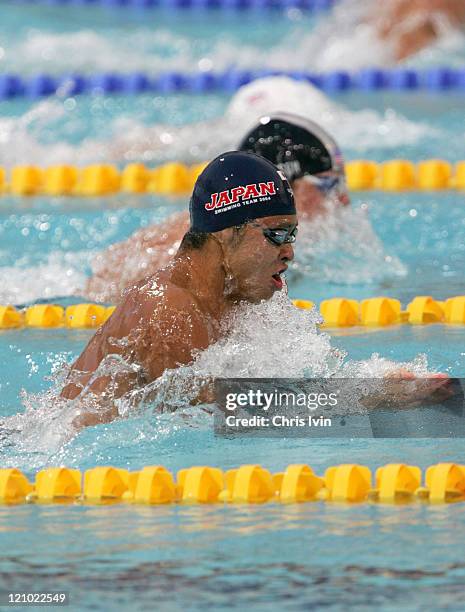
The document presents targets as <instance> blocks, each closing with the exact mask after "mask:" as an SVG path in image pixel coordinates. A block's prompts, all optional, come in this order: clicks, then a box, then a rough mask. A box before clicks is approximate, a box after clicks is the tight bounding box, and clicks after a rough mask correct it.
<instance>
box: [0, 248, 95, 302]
mask: <svg viewBox="0 0 465 612" xmlns="http://www.w3.org/2000/svg"><path fill="white" fill-rule="evenodd" d="M87 260H88V254H87V253H63V252H62V251H54V252H52V253H50V254H49V256H48V257H47V260H46V261H45V262H44V263H41V264H39V265H38V266H29V267H25V268H21V267H18V266H5V267H1V268H0V303H3V304H24V303H27V302H32V301H34V300H38V299H41V298H52V297H56V296H69V295H74V294H76V293H79V290H80V289H82V287H83V286H84V284H85V281H86V274H85V273H84V272H83V268H84V266H85V265H86V263H87Z"/></svg>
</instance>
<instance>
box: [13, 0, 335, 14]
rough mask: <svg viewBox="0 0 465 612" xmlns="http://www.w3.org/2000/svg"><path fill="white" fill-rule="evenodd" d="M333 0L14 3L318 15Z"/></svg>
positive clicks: (48, 0)
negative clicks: (298, 12)
mask: <svg viewBox="0 0 465 612" xmlns="http://www.w3.org/2000/svg"><path fill="white" fill-rule="evenodd" d="M335 1H336V0H16V2H15V3H16V4H25V3H29V4H47V5H55V6H78V7H82V6H88V7H91V6H92V7H94V6H95V5H100V6H101V7H104V8H107V9H114V8H126V9H136V10H147V9H162V10H164V11H173V12H175V11H183V10H189V9H191V10H195V11H198V10H213V11H225V12H231V11H247V10H250V11H268V10H275V11H286V10H293V9H294V10H296V9H297V10H299V11H302V12H306V13H308V12H310V13H318V12H324V11H329V10H330V9H331V8H332V7H333V6H334V4H335Z"/></svg>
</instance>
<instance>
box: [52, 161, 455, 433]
mask: <svg viewBox="0 0 465 612" xmlns="http://www.w3.org/2000/svg"><path fill="white" fill-rule="evenodd" d="M189 213H190V215H189V217H190V226H189V229H188V231H187V232H186V234H185V235H184V237H183V240H182V242H181V246H180V248H179V250H178V252H177V253H176V255H175V257H174V259H173V260H172V262H171V263H170V264H169V265H168V266H166V267H165V268H162V269H161V270H159V271H158V272H156V273H155V274H152V275H150V276H147V277H146V278H144V279H143V280H142V281H140V282H139V283H138V284H137V285H135V286H133V287H131V289H129V290H128V291H126V293H125V294H124V296H123V299H122V301H121V303H120V304H119V306H117V308H116V310H115V311H114V313H113V314H112V316H111V317H110V318H109V319H108V320H107V321H106V323H104V325H103V326H102V327H101V328H100V329H99V330H98V331H97V332H96V333H95V335H94V336H93V338H92V339H91V340H90V342H89V343H88V345H87V347H86V348H85V349H84V351H83V353H82V354H81V356H80V357H79V359H78V360H77V361H76V362H75V364H74V365H73V366H72V368H71V371H70V373H69V375H68V380H67V384H66V385H65V387H64V389H63V391H62V393H61V398H62V399H63V400H77V401H76V403H73V404H71V406H73V407H74V406H78V407H79V408H78V410H77V414H76V418H75V419H74V420H73V425H74V427H75V428H76V429H79V428H82V427H85V426H89V425H96V424H98V423H104V422H108V421H111V420H113V419H115V418H117V417H118V416H119V411H118V405H119V402H118V400H120V399H121V398H123V396H124V400H125V404H124V405H125V406H126V408H127V406H128V404H129V405H131V402H132V401H133V399H134V398H136V399H135V400H134V401H136V402H137V394H135V391H136V390H137V389H138V388H142V387H147V385H149V384H150V383H152V382H154V381H155V380H156V379H158V378H159V377H160V376H161V375H162V374H163V373H164V372H165V371H166V370H172V369H175V368H178V367H179V366H182V365H188V364H190V363H191V362H192V361H193V360H194V358H195V356H196V354H197V353H198V351H201V350H203V349H206V348H207V347H208V346H209V345H211V344H213V343H214V342H216V341H217V340H219V339H220V338H222V337H223V336H224V335H225V334H226V333H227V332H226V331H225V330H226V328H225V326H224V325H223V323H224V321H225V320H227V319H228V317H229V315H230V314H231V313H232V310H233V308H234V307H235V306H236V305H237V304H238V303H240V302H248V303H257V302H260V301H262V300H268V299H269V298H271V296H272V295H273V294H274V293H275V292H276V291H280V290H281V289H282V288H283V280H282V277H281V275H282V274H283V272H284V271H285V270H286V268H287V264H288V262H289V261H291V260H292V259H293V257H294V251H293V243H294V242H295V240H296V236H297V216H296V208H295V204H294V197H293V194H292V190H291V188H290V186H289V184H288V182H287V180H286V178H285V176H284V174H283V173H282V171H281V170H278V169H277V168H276V167H275V166H274V165H273V164H272V163H271V162H270V161H268V160H266V159H265V158H263V157H259V156H258V155H255V154H253V153H246V152H238V151H234V152H230V153H225V154H223V155H221V156H219V157H217V158H216V159H214V160H213V161H212V162H211V163H210V164H209V165H208V166H207V167H206V169H205V170H204V171H203V173H202V174H201V175H200V177H199V178H198V180H197V183H196V185H195V188H194V191H193V194H192V197H191V201H190V206H189ZM244 348H245V349H246V348H247V347H246V346H244ZM225 375H227V373H226V372H225ZM399 378H401V379H407V380H409V381H410V382H411V384H410V383H409V386H408V388H407V394H406V393H405V392H404V391H402V393H401V394H400V395H399V382H398V379H399ZM385 381H386V382H385V385H384V387H385V388H384V391H383V394H382V395H381V396H380V395H375V396H372V397H367V398H366V399H367V401H369V402H371V405H370V404H368V407H369V408H370V407H371V406H373V407H376V406H378V405H383V403H385V402H386V401H389V402H396V401H397V402H399V401H400V405H401V406H403V407H405V406H406V405H408V404H409V403H413V402H417V401H418V400H419V399H422V398H425V397H430V396H433V397H436V396H437V394H438V393H439V394H441V393H442V394H445V397H447V396H448V393H449V392H448V388H447V387H448V384H449V379H448V377H447V375H442V374H437V375H433V376H431V377H430V378H427V379H425V378H423V379H420V380H418V381H416V380H415V377H414V375H413V374H411V373H410V372H408V371H404V370H402V369H400V370H398V371H397V372H390V373H389V376H388V377H385ZM199 384H201V385H202V384H203V385H204V386H201V387H200V388H199V392H198V396H197V401H199V402H200V403H201V402H211V401H214V397H213V396H212V395H211V389H210V383H209V381H201V382H200V383H199ZM403 389H405V385H404V387H403ZM388 405H391V404H388ZM394 405H395V404H394ZM167 407H170V406H169V401H168V406H167ZM171 409H173V408H171Z"/></svg>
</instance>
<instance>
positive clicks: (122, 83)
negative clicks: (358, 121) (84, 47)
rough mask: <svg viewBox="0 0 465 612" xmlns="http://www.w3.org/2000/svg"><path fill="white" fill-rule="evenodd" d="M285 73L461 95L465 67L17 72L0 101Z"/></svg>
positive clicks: (345, 87)
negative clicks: (353, 70)
mask: <svg viewBox="0 0 465 612" xmlns="http://www.w3.org/2000/svg"><path fill="white" fill-rule="evenodd" d="M278 75H284V76H288V77H291V78H294V79H297V80H300V81H307V82H309V83H312V84H313V85H315V86H317V87H319V88H320V89H322V90H323V91H324V92H326V93H328V94H340V93H344V92H347V91H354V90H358V91H362V92H370V91H380V90H390V91H394V92H415V91H419V90H422V91H425V90H426V91H430V92H436V93H446V92H459V93H460V92H461V93H464V92H465V68H458V69H452V68H429V69H427V70H414V69H411V68H394V69H386V70H383V69H380V68H368V69H364V70H360V71H359V72H356V73H349V72H346V71H344V70H335V71H332V72H327V73H324V74H317V73H310V72H302V71H293V72H285V71H278V70H268V69H262V70H258V71H251V70H237V69H231V70H228V71H226V72H223V73H214V72H198V73H193V74H184V73H181V72H176V71H167V72H164V73H162V74H159V75H158V76H156V75H149V74H145V73H143V72H134V73H130V74H120V73H116V72H104V73H99V74H93V75H83V74H68V75H62V76H51V75H48V74H36V75H33V76H30V77H20V76H18V75H16V74H8V73H7V74H0V100H8V99H10V98H17V97H20V96H27V97H30V98H41V97H45V96H51V95H55V94H57V95H59V96H61V97H67V96H74V95H79V94H91V95H99V94H100V95H126V94H127V95H130V94H133V95H134V94H142V93H155V94H159V95H166V94H177V93H190V94H204V93H211V92H217V93H225V94H231V93H233V92H235V91H237V90H238V89H239V88H240V87H242V86H243V85H246V84H247V83H250V82H251V81H253V80H255V79H258V78H262V77H266V76H278Z"/></svg>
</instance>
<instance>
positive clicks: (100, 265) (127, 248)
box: [85, 113, 350, 302]
mask: <svg viewBox="0 0 465 612" xmlns="http://www.w3.org/2000/svg"><path fill="white" fill-rule="evenodd" d="M239 149H240V150H243V151H250V152H252V153H256V154H258V155H261V156H262V157H265V158H266V159H268V160H269V161H271V162H272V163H273V164H275V165H276V166H277V167H278V168H280V169H281V170H282V171H283V172H284V174H285V175H286V177H287V179H288V180H289V182H290V183H291V186H292V189H293V191H294V197H295V201H296V208H297V212H298V214H299V218H300V219H301V220H303V221H308V220H313V219H315V218H316V217H318V216H321V215H324V214H325V212H326V211H327V207H326V205H327V201H328V198H331V199H332V201H336V202H339V203H340V204H341V205H342V206H345V205H347V204H349V203H350V200H349V196H348V193H347V189H346V184H345V173H344V162H343V158H342V155H341V152H340V150H339V147H338V145H337V144H336V142H335V141H334V139H333V138H332V137H331V136H330V135H329V134H328V133H327V132H326V131H325V130H323V129H322V128H321V127H320V126H318V125H317V124H316V123H314V122H312V121H310V120H308V119H304V118H302V117H299V116H297V115H291V114H289V113H274V114H273V115H271V116H264V117H262V118H261V119H260V120H259V121H258V122H257V123H256V124H255V125H254V127H253V128H252V129H249V130H248V131H247V132H246V134H245V136H244V137H243V138H242V141H241V143H240V144H239ZM188 227H189V215H188V213H187V212H186V213H178V214H176V215H173V216H171V217H169V218H168V219H167V220H166V221H165V222H164V223H161V224H159V225H155V226H151V227H148V228H144V229H141V230H139V231H137V232H136V233H135V234H134V235H133V236H131V237H130V238H129V239H128V240H126V241H124V242H120V243H117V244H114V245H111V246H110V247H109V248H108V249H107V250H106V251H104V252H103V253H102V254H100V255H98V257H97V261H96V262H95V263H94V265H93V276H92V277H91V278H90V279H89V280H88V282H87V285H86V289H85V294H86V296H88V297H89V299H92V300H94V301H112V302H117V301H118V300H119V299H120V297H121V294H122V292H123V290H124V289H126V287H129V286H130V285H131V284H133V283H135V282H137V281H139V280H141V279H142V278H144V277H145V276H147V274H150V273H153V272H155V270H157V269H159V268H162V267H164V266H165V265H166V264H167V263H168V262H169V261H170V260H171V258H172V257H173V255H174V254H175V253H176V250H177V247H178V246H179V244H180V242H181V240H182V237H183V236H184V234H185V232H186V231H187V230H188Z"/></svg>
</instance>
